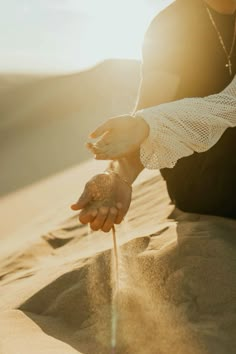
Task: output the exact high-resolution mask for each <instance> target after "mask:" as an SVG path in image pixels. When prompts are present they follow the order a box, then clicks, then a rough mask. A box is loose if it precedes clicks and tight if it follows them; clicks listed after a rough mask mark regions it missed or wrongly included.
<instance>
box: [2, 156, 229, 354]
mask: <svg viewBox="0 0 236 354" xmlns="http://www.w3.org/2000/svg"><path fill="white" fill-rule="evenodd" d="M98 166H99V168H98ZM98 169H101V165H97V163H96V162H88V163H85V164H83V165H80V166H78V167H76V168H73V169H70V170H68V171H66V172H64V173H62V174H60V175H58V176H56V177H53V178H51V179H49V180H47V181H44V182H41V183H40V184H35V185H33V186H31V187H28V188H27V189H25V190H23V191H21V192H18V193H16V194H13V195H11V196H9V197H8V199H7V198H5V199H4V200H3V201H2V203H1V208H0V212H1V214H2V215H3V216H4V218H3V227H2V229H1V244H2V247H1V252H0V254H1V259H0V264H1V273H0V311H1V315H0V353H1V354H39V353H40V354H41V353H43V354H49V353H50V354H52V353H53V354H54V353H55V354H70V353H71V354H73V353H81V354H106V353H107V354H108V353H112V351H111V339H112V338H111V328H112V312H111V309H112V306H111V304H112V296H113V290H112V289H113V287H114V279H115V278H114V271H113V270H114V267H113V261H114V259H113V253H112V235H111V234H104V233H102V232H93V233H91V232H88V228H87V226H83V225H80V224H79V222H78V219H77V216H76V215H74V214H73V213H72V212H71V211H70V210H69V205H70V203H71V202H73V201H74V200H75V198H76V196H77V195H78V194H79V193H80V192H81V190H82V188H83V185H84V182H85V181H86V179H87V178H88V177H89V176H90V175H92V174H93V173H94V172H95V171H97V170H98ZM16 206H17V209H16ZM17 213H19V214H20V216H17ZM9 224H10V226H9ZM117 238H118V243H119V285H120V289H119V295H118V297H117V298H116V300H117V302H116V304H117V309H118V319H117V336H116V350H115V351H113V353H114V352H115V353H116V354H131V353H132V354H134V353H135V354H170V353H171V354H172V353H173V354H206V353H212V354H231V353H232V354H233V353H235V352H236V336H235V334H236V221H235V220H230V219H224V218H220V217H214V216H204V215H197V214H188V213H183V212H181V211H180V210H177V209H174V208H173V206H172V205H170V204H169V199H168V196H167V193H166V189H165V185H164V182H163V181H162V179H161V177H160V176H159V175H158V174H157V173H156V172H152V173H149V174H146V175H145V174H144V175H143V177H142V178H140V179H139V181H138V182H137V183H136V185H135V187H134V192H133V202H132V205H131V208H130V211H129V213H128V215H127V217H126V220H125V222H124V223H123V224H122V225H121V226H120V227H118V228H117ZM113 320H114V318H113Z"/></svg>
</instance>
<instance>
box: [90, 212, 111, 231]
mask: <svg viewBox="0 0 236 354" xmlns="http://www.w3.org/2000/svg"><path fill="white" fill-rule="evenodd" d="M108 212H109V208H108V207H100V208H99V210H98V213H97V216H96V218H95V219H94V220H93V221H92V222H91V223H90V227H91V229H92V230H93V231H97V230H99V229H101V228H102V226H103V224H104V222H105V220H106V218H107V214H108Z"/></svg>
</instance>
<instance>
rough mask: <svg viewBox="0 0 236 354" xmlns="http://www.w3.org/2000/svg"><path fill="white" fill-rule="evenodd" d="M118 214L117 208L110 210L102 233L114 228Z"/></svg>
mask: <svg viewBox="0 0 236 354" xmlns="http://www.w3.org/2000/svg"><path fill="white" fill-rule="evenodd" d="M117 213H118V210H117V209H116V208H115V207H112V208H111V209H110V211H109V214H108V216H107V218H106V221H105V222H104V224H103V227H102V231H104V232H109V231H110V230H111V228H112V226H113V225H114V224H115V220H116V216H117Z"/></svg>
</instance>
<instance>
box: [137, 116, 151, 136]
mask: <svg viewBox="0 0 236 354" xmlns="http://www.w3.org/2000/svg"><path fill="white" fill-rule="evenodd" d="M135 119H136V121H137V129H138V131H139V132H140V134H141V135H142V142H143V141H144V140H145V139H146V138H147V137H148V135H149V131H150V127H149V125H148V123H147V122H146V121H145V119H143V117H142V116H141V114H137V115H136V116H135Z"/></svg>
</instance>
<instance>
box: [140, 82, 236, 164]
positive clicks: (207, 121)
mask: <svg viewBox="0 0 236 354" xmlns="http://www.w3.org/2000/svg"><path fill="white" fill-rule="evenodd" d="M135 116H136V117H142V118H143V119H144V120H145V121H146V122H147V123H148V125H149V127H150V133H149V136H148V138H147V139H146V140H145V141H144V142H143V143H142V145H141V149H140V158H141V162H142V164H143V165H144V166H145V167H146V168H149V169H161V168H165V167H169V168H170V167H173V166H174V165H175V164H176V162H177V161H178V160H179V159H180V158H182V157H184V156H189V155H191V154H193V152H194V151H196V152H203V151H206V150H208V149H210V148H211V147H212V146H213V145H215V144H216V143H217V141H218V140H219V139H220V137H221V136H222V134H223V133H224V131H225V130H226V129H227V128H230V127H235V126H236V76H235V77H234V79H233V81H232V82H231V84H230V85H229V86H228V87H227V88H226V89H225V90H224V91H222V92H221V93H219V94H215V95H211V96H208V97H205V98H185V99H182V100H179V101H174V102H168V103H164V104H161V105H158V106H155V107H151V108H146V109H143V110H140V111H137V112H136V114H135ZM235 153H236V142H235Z"/></svg>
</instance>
